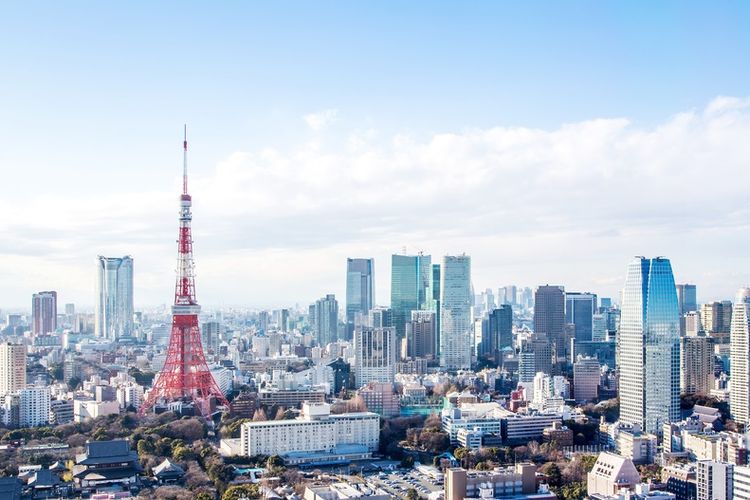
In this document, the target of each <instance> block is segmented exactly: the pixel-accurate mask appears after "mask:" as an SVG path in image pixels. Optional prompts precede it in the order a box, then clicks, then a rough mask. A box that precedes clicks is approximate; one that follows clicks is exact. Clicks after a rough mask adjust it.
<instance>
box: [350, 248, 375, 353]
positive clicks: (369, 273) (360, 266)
mask: <svg viewBox="0 0 750 500" xmlns="http://www.w3.org/2000/svg"><path fill="white" fill-rule="evenodd" d="M374 268H375V261H374V259H351V258H349V259H346V328H347V338H351V335H352V334H353V333H354V328H355V326H356V325H361V324H364V323H365V320H366V319H367V317H368V314H369V312H370V309H372V306H373V298H374V296H375V295H374V294H375V286H374V280H373V274H374Z"/></svg>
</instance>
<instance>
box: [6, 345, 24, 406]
mask: <svg viewBox="0 0 750 500" xmlns="http://www.w3.org/2000/svg"><path fill="white" fill-rule="evenodd" d="M24 387H26V346H24V345H18V344H11V343H10V342H8V343H3V344H0V396H2V395H4V394H8V393H10V392H15V391H18V390H21V389H23V388H24Z"/></svg>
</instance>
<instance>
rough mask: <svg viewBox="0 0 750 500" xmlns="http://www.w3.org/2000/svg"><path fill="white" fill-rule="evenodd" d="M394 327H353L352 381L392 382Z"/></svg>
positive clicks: (393, 374)
mask: <svg viewBox="0 0 750 500" xmlns="http://www.w3.org/2000/svg"><path fill="white" fill-rule="evenodd" d="M396 352H397V350H396V329H395V328H392V327H388V328H373V327H371V326H358V327H357V328H355V329H354V383H355V385H356V386H357V387H362V386H363V385H365V384H366V383H367V382H370V381H376V382H387V383H392V382H393V379H394V377H395V375H396Z"/></svg>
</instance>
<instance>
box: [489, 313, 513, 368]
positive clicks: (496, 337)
mask: <svg viewBox="0 0 750 500" xmlns="http://www.w3.org/2000/svg"><path fill="white" fill-rule="evenodd" d="M512 346H513V308H512V306H511V305H510V304H503V305H501V306H500V307H498V308H496V309H493V310H492V311H490V313H489V314H488V316H487V318H485V319H484V320H482V345H481V354H482V356H484V357H485V358H489V359H492V360H496V361H499V360H500V356H499V353H500V352H502V350H503V349H505V348H511V347H512Z"/></svg>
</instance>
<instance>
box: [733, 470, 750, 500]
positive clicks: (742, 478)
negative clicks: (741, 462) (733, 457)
mask: <svg viewBox="0 0 750 500" xmlns="http://www.w3.org/2000/svg"><path fill="white" fill-rule="evenodd" d="M732 479H733V484H732V495H733V498H734V500H750V467H748V466H740V467H735V468H734V471H733V474H732Z"/></svg>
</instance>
